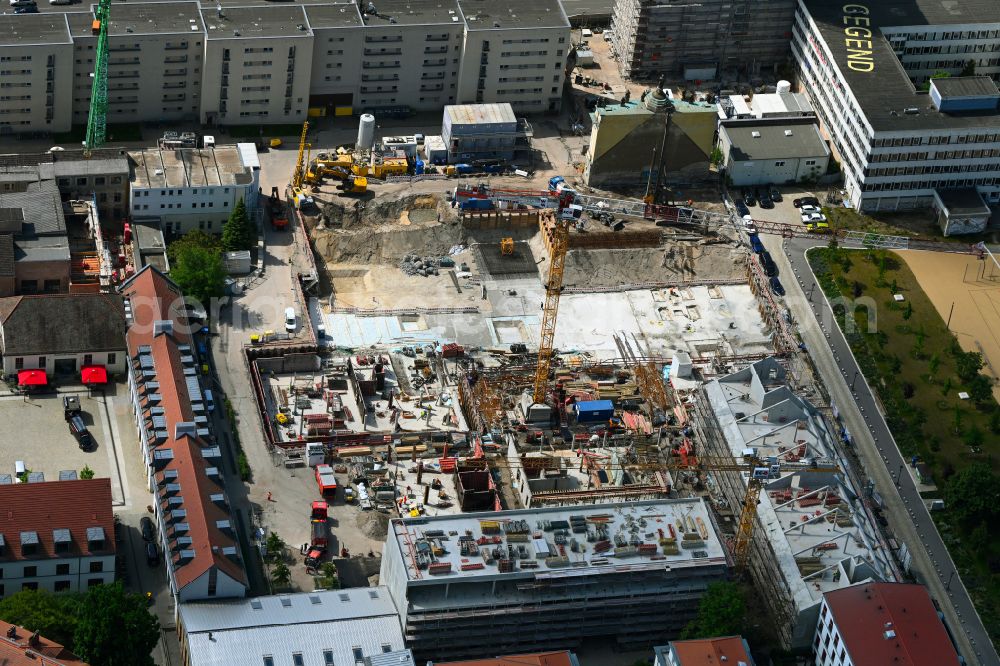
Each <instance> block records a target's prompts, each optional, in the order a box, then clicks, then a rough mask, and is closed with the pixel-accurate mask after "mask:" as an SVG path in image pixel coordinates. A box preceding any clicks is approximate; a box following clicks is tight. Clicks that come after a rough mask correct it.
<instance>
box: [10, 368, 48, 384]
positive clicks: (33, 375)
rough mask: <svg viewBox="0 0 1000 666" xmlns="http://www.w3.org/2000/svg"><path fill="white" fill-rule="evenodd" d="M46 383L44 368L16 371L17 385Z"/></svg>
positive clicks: (46, 377)
mask: <svg viewBox="0 0 1000 666" xmlns="http://www.w3.org/2000/svg"><path fill="white" fill-rule="evenodd" d="M48 383H49V378H48V376H46V374H45V371H44V370H21V371H20V372H18V373H17V385H18V386H45V385H46V384H48Z"/></svg>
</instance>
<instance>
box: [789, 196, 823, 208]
mask: <svg viewBox="0 0 1000 666" xmlns="http://www.w3.org/2000/svg"><path fill="white" fill-rule="evenodd" d="M792 205H793V206H795V207H796V208H802V207H803V206H819V199H817V198H816V197H802V198H800V199H793V200H792Z"/></svg>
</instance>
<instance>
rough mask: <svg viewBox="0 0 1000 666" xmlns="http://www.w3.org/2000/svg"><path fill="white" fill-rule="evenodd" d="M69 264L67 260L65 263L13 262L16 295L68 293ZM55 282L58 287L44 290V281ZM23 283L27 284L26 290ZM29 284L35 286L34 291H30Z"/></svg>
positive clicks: (53, 286)
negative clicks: (44, 292) (45, 292)
mask: <svg viewBox="0 0 1000 666" xmlns="http://www.w3.org/2000/svg"><path fill="white" fill-rule="evenodd" d="M69 264H70V262H69V259H66V260H65V261H15V262H14V277H15V280H16V283H17V285H16V289H17V293H19V294H28V293H42V292H43V291H48V292H50V293H65V292H67V291H69V274H70V265H69ZM56 280H58V281H59V285H58V286H55V285H54V284H53V285H52V286H51V287H50V288H49V289H46V284H45V283H46V281H50V282H52V283H54V282H55V281H56ZM25 281H27V282H29V285H28V288H27V289H26V288H25ZM31 282H34V283H35V284H36V285H37V286H36V288H35V289H31V286H30V283H31Z"/></svg>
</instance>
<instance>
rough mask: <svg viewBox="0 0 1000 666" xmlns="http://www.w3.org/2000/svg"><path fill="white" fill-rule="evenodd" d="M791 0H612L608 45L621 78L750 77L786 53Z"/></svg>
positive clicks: (778, 61) (792, 7)
mask: <svg viewBox="0 0 1000 666" xmlns="http://www.w3.org/2000/svg"><path fill="white" fill-rule="evenodd" d="M795 6H796V3H795V2H793V0H765V1H764V2H759V1H758V2H751V0H735V1H733V2H728V1H723V0H708V1H707V2H697V3H695V2H670V1H668V0H654V1H653V2H648V1H647V0H617V1H616V2H615V7H614V11H613V14H612V28H613V34H614V37H613V39H612V42H611V43H612V46H613V47H614V50H615V54H617V56H618V69H619V71H620V72H621V74H622V76H625V77H629V78H632V79H635V80H651V79H655V78H656V77H657V76H659V75H660V74H666V75H667V76H669V77H671V78H672V79H677V78H681V77H683V80H685V81H717V80H720V79H722V72H725V73H727V74H729V72H730V71H731V72H732V75H734V76H736V77H739V78H741V79H742V80H750V79H752V78H755V77H757V76H759V75H761V74H762V73H764V72H766V71H768V70H770V71H773V70H774V68H775V67H776V66H777V65H780V64H781V63H783V62H785V60H787V59H788V57H789V47H788V42H789V39H790V37H791V30H792V18H793V16H794V14H795Z"/></svg>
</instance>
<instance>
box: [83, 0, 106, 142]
mask: <svg viewBox="0 0 1000 666" xmlns="http://www.w3.org/2000/svg"><path fill="white" fill-rule="evenodd" d="M110 18H111V0H99V2H98V4H97V9H96V10H95V11H94V22H93V23H92V24H91V29H92V30H93V33H94V34H95V35H97V50H96V52H95V56H94V74H93V76H94V82H93V85H92V86H91V89H90V111H89V113H88V115H87V136H86V138H85V139H84V142H83V146H84V154H85V155H86V156H87V157H89V156H90V155H91V153H92V152H93V150H94V149H95V148H99V147H100V146H102V145H103V144H104V140H105V138H106V134H107V129H108V20H109V19H110Z"/></svg>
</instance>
